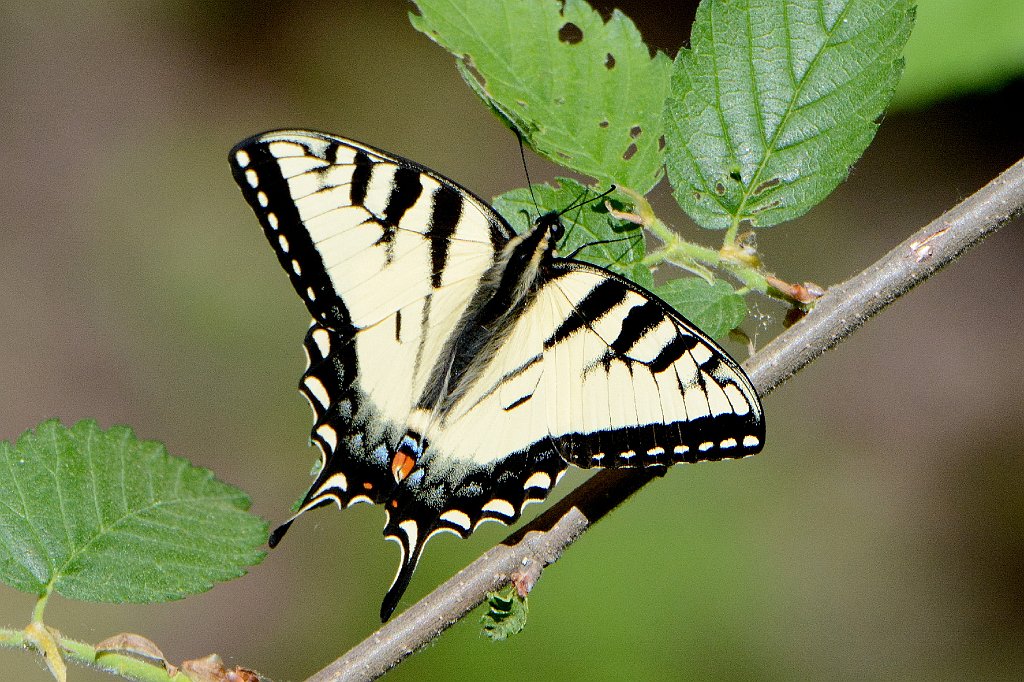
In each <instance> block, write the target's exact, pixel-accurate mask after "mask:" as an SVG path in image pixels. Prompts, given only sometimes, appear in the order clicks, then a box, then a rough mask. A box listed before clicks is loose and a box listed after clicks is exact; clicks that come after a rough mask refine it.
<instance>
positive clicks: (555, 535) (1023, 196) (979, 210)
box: [308, 159, 1024, 682]
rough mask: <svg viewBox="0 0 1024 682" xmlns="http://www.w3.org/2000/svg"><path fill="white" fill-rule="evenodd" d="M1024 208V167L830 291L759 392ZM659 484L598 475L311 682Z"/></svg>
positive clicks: (760, 367)
mask: <svg viewBox="0 0 1024 682" xmlns="http://www.w3.org/2000/svg"><path fill="white" fill-rule="evenodd" d="M1022 208H1024V159H1022V160H1021V161H1018V162H1017V163H1015V164H1014V165H1013V166H1010V168H1008V169H1007V170H1006V171H1004V172H1003V173H1002V174H1000V175H999V176H998V177H997V178H996V179H995V180H993V181H992V182H990V183H989V184H987V185H986V186H985V187H983V188H982V189H980V190H979V191H978V192H976V193H975V194H973V195H972V196H970V197H969V198H967V199H966V200H964V201H963V202H961V203H960V204H958V205H957V206H956V207H954V208H952V209H951V210H949V211H947V212H946V213H945V214H943V215H942V216H940V217H939V218H938V219H936V220H934V221H932V222H931V223H929V224H928V225H926V226H925V227H923V228H922V229H920V230H918V231H917V232H916V233H914V235H912V236H911V237H910V238H908V239H907V240H906V241H904V242H903V243H902V244H900V245H899V246H897V247H896V248H894V249H893V250H892V251H890V252H889V253H887V254H886V255H885V256H883V257H882V258H881V259H880V260H878V261H877V262H876V263H874V264H873V265H871V266H870V267H868V268H867V269H866V270H864V271H863V272H861V273H860V274H858V275H857V276H856V277H853V278H852V279H849V280H847V281H846V282H843V283H842V284H839V285H836V286H834V287H832V288H831V289H829V291H828V292H827V293H826V294H825V295H824V296H823V297H822V298H821V299H819V300H818V302H817V304H816V305H815V307H814V309H813V310H812V311H811V312H810V313H808V314H807V316H806V317H805V318H804V319H803V320H801V321H800V322H799V323H798V324H796V325H794V326H793V327H791V328H790V329H788V330H786V331H785V332H783V333H782V334H780V335H779V336H778V337H776V338H775V339H774V340H773V341H771V342H770V343H769V344H768V345H767V346H765V347H764V348H762V349H761V350H760V351H759V352H758V353H757V354H755V355H754V356H753V357H751V358H750V359H749V360H748V361H747V362H746V363H744V368H745V369H746V371H747V375H748V376H749V377H750V380H751V381H752V382H753V384H754V387H755V388H756V389H757V391H758V393H759V394H760V395H761V396H764V395H766V394H768V393H769V392H771V391H772V390H773V389H775V388H776V387H777V386H778V385H779V384H781V383H782V382H783V381H785V380H786V379H788V378H789V377H791V376H792V375H793V374H795V373H796V372H797V371H799V370H800V369H801V368H802V367H804V366H805V365H807V364H808V363H810V362H811V361H813V360H814V359H815V358H817V357H818V356H819V355H821V354H822V353H824V352H825V351H826V350H828V349H830V348H832V347H833V346H835V345H836V344H837V343H839V342H840V341H842V340H843V339H845V338H846V337H847V336H849V335H850V334H851V333H852V332H853V331H855V330H856V329H857V328H858V327H860V326H861V325H862V324H864V322H865V321H866V320H867V319H868V318H870V317H871V316H873V315H874V314H875V313H877V312H879V311H880V310H882V309H883V308H885V307H886V306H887V305H889V304H890V303H892V302H893V301H895V300H896V299H897V298H899V297H900V296H902V295H903V294H905V293H907V292H908V291H909V290H910V289H912V288H913V287H915V286H917V285H918V284H920V283H921V282H923V281H924V280H925V279H927V278H928V277H930V276H931V275H932V274H933V273H935V272H936V271H937V270H939V268H942V267H943V266H945V265H947V264H949V263H951V262H952V261H953V260H955V259H956V258H957V257H959V256H960V255H961V254H962V253H963V252H964V251H966V250H967V249H969V248H970V247H972V246H974V245H976V244H978V243H979V242H980V241H981V240H982V239H984V238H985V237H987V236H988V235H989V234H991V233H992V232H994V231H995V230H997V229H998V228H999V227H1000V226H1002V225H1003V224H1004V223H1006V222H1007V221H1008V220H1010V219H1011V218H1013V217H1014V216H1015V215H1018V214H1019V213H1021V211H1022ZM656 476H657V474H653V473H651V472H649V471H643V470H635V469H634V470H611V469H609V470H604V471H601V472H600V473H598V474H596V475H595V476H593V477H591V478H590V479H589V480H587V481H586V482H585V483H583V484H582V485H580V486H579V487H578V488H576V489H575V490H573V491H572V492H571V493H569V495H567V496H566V497H564V498H563V499H562V500H560V501H559V502H558V503H557V504H555V505H554V506H553V507H552V508H551V509H549V510H548V511H547V512H545V513H544V514H542V515H541V516H539V517H538V518H536V519H535V520H534V521H533V522H531V523H529V524H528V525H526V526H524V527H523V528H521V529H520V530H518V531H516V532H514V533H512V534H511V535H510V536H509V537H508V538H507V539H506V540H505V541H504V542H503V543H502V544H500V545H497V546H496V547H493V548H492V549H490V550H488V551H487V552H485V553H484V554H483V555H482V556H481V557H480V558H479V559H477V560H476V561H474V562H473V563H471V564H470V565H469V566H467V567H466V568H464V569H462V570H461V571H459V573H457V574H456V575H455V576H453V577H452V578H451V579H450V580H448V581H447V582H445V583H444V584H442V585H441V586H440V587H438V588H437V589H435V590H434V591H433V592H431V593H430V594H429V595H427V596H426V597H424V598H423V599H421V600H420V601H419V602H417V603H416V604H414V605H412V606H411V607H409V608H408V609H407V610H406V611H405V612H404V613H402V614H400V615H399V616H398V617H397V618H395V619H394V620H392V621H391V622H390V623H388V624H386V625H385V626H383V627H382V628H381V629H380V630H378V631H377V632H375V633H374V634H373V635H371V636H370V637H369V638H368V639H366V640H364V641H363V642H362V643H360V644H359V645H357V646H356V647H354V648H353V649H351V650H350V651H349V652H348V653H346V654H345V655H344V656H342V657H341V658H339V659H337V660H336V661H334V662H333V663H331V664H330V665H328V666H327V667H326V668H324V669H323V670H321V671H320V672H318V673H316V674H315V675H313V676H312V677H310V678H309V680H308V682H328V681H330V682H335V681H337V680H371V679H375V678H377V677H379V676H380V675H382V674H384V673H385V672H386V671H387V670H388V669H390V668H392V667H394V666H395V665H397V664H398V663H399V662H400V661H401V660H402V659H403V658H405V657H406V656H408V655H409V654H411V653H412V652H413V651H415V650H417V649H419V648H420V647H422V646H423V645H424V644H426V643H428V642H429V641H431V640H432V639H434V638H435V637H437V636H438V635H439V634H440V633H441V632H443V631H444V630H445V629H447V628H448V627H449V626H450V625H452V624H453V623H455V622H456V621H457V620H459V619H460V618H461V617H462V616H464V615H465V614H466V613H467V612H469V611H470V610H472V609H474V608H475V607H476V606H477V605H478V604H480V602H482V601H483V600H484V598H485V597H486V594H487V592H489V591H494V590H497V589H499V588H500V587H501V586H502V585H504V584H505V583H507V582H508V580H509V575H510V574H511V573H512V572H513V571H516V570H518V569H520V568H522V567H523V566H524V565H526V564H528V563H530V562H533V561H537V562H540V563H541V564H542V565H544V566H546V565H548V564H551V563H553V562H555V561H557V560H558V557H559V556H560V555H561V553H562V551H563V550H564V549H565V548H566V547H567V546H569V545H570V544H572V543H573V542H574V541H575V540H576V539H577V538H578V537H579V536H580V535H581V534H583V532H584V531H586V530H587V529H588V528H589V527H590V526H592V525H593V524H594V523H596V522H597V521H599V520H600V519H601V518H603V517H604V516H605V514H607V513H608V512H609V511H611V510H612V509H614V508H615V507H616V506H618V505H619V504H621V503H622V502H624V501H625V500H626V499H628V498H629V497H630V496H631V495H632V494H633V493H635V492H636V491H637V490H639V489H640V488H642V487H643V486H644V485H645V484H647V483H648V482H649V481H650V480H652V479H653V478H655V477H656Z"/></svg>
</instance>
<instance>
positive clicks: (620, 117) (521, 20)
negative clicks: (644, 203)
mask: <svg viewBox="0 0 1024 682" xmlns="http://www.w3.org/2000/svg"><path fill="white" fill-rule="evenodd" d="M416 6H417V7H418V8H419V11H420V14H419V15H416V14H413V15H411V17H410V18H411V20H412V24H413V26H415V27H416V28H417V29H418V30H420V31H422V32H423V33H425V34H426V35H427V36H429V37H430V38H431V39H432V40H434V41H435V42H437V43H438V44H440V45H441V46H442V47H444V48H445V49H447V50H448V51H450V52H451V53H452V54H454V55H455V56H456V57H458V59H459V61H458V65H459V70H460V71H461V73H462V76H463V78H465V79H466V82H467V83H468V84H469V85H470V87H471V88H473V90H474V91H475V92H476V93H477V95H479V96H480V97H481V98H482V99H483V100H484V102H486V103H487V105H488V106H490V107H491V109H493V110H494V112H495V113H497V114H498V116H499V117H501V118H503V119H504V120H505V121H506V122H508V123H510V124H511V125H513V126H514V127H515V128H517V129H518V130H519V131H520V132H521V133H522V134H523V136H524V137H525V139H526V141H527V142H528V143H529V145H530V146H531V147H532V148H533V149H534V150H535V151H537V152H538V153H539V154H541V155H543V156H545V157H547V158H549V159H551V160H552V161H554V162H555V163H558V164H561V165H563V166H565V167H567V168H571V169H573V170H575V171H579V172H580V173H583V174H585V175H588V176H590V177H592V178H595V179H596V180H598V181H599V182H601V183H604V184H619V185H625V186H627V187H631V188H632V189H634V190H636V191H637V192H639V193H641V194H646V193H647V192H648V191H650V189H651V188H652V187H654V185H655V184H657V182H658V180H659V179H660V178H661V173H662V163H663V159H662V151H661V147H662V140H661V131H662V116H661V114H662V109H663V107H664V103H665V96H666V95H667V94H668V81H669V69H670V67H671V63H670V62H669V59H668V58H667V57H666V56H665V55H664V54H661V53H660V52H658V53H655V54H654V57H653V58H652V57H651V52H650V50H649V49H648V48H647V46H646V45H645V44H644V42H643V40H642V39H641V37H640V33H639V32H638V31H637V29H636V26H635V25H634V24H633V22H632V21H630V20H629V19H628V18H627V17H626V16H625V15H624V14H622V13H621V12H619V11H618V10H615V11H613V12H612V15H611V18H610V19H609V20H608V21H607V22H605V21H604V20H603V19H602V18H601V15H600V14H598V13H597V12H595V11H594V10H593V9H592V8H591V7H590V6H589V5H587V4H586V3H585V2H583V0H565V2H564V3H560V2H557V1H556V0H528V1H524V0H504V1H501V2H478V1H477V0H416Z"/></svg>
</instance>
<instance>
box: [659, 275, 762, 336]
mask: <svg viewBox="0 0 1024 682" xmlns="http://www.w3.org/2000/svg"><path fill="white" fill-rule="evenodd" d="M654 293H656V294H657V295H658V296H660V297H661V298H662V299H664V300H665V302H666V303H668V304H669V305H671V306H672V307H673V308H675V309H676V310H678V311H679V312H680V313H682V314H683V316H684V317H686V319H688V320H689V321H690V322H693V323H694V324H695V325H697V327H698V328H699V329H700V330H701V331H703V332H704V333H705V334H707V335H708V336H710V337H711V338H713V339H723V338H725V336H726V335H728V333H729V331H730V330H732V329H735V328H736V327H738V326H739V325H740V323H741V322H743V320H744V318H746V316H747V304H746V301H744V300H743V297H742V296H740V295H739V294H737V293H736V292H735V291H734V290H733V288H732V287H731V286H729V284H728V283H727V282H723V281H722V280H716V281H715V283H714V284H708V283H707V282H705V281H704V280H703V279H701V278H699V277H684V278H681V279H677V280H673V281H671V282H668V283H666V284H664V285H662V286H660V287H657V288H655V289H654Z"/></svg>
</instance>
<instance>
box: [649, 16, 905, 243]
mask: <svg viewBox="0 0 1024 682" xmlns="http://www.w3.org/2000/svg"><path fill="white" fill-rule="evenodd" d="M913 14H914V12H913V8H912V4H911V2H910V0H731V1H729V2H726V1H725V0H705V1H704V2H702V3H701V5H700V7H699V9H698V11H697V18H696V21H695V22H694V25H693V33H692V36H691V48H690V49H689V50H680V52H679V54H678V55H677V56H676V60H675V64H674V66H673V73H672V92H671V94H670V96H669V99H668V102H667V105H666V122H665V126H666V127H665V137H666V140H667V144H668V148H667V150H666V165H667V168H668V175H669V179H670V180H671V182H672V185H673V187H674V188H675V191H674V194H675V197H676V201H678V202H679V204H680V206H682V207H683V209H684V210H685V211H686V212H687V213H688V214H689V215H690V217H692V218H693V219H694V220H695V221H696V222H697V223H699V224H700V225H702V226H703V227H706V228H715V229H723V228H733V229H735V228H736V227H738V225H739V223H740V222H741V221H744V220H745V221H749V222H750V224H751V225H755V226H768V225H775V224H777V223H779V222H782V221H784V220H789V219H792V218H795V217H797V216H799V215H802V214H803V213H805V212H806V211H807V210H808V209H810V208H811V207H812V206H814V205H815V204H817V203H818V202H820V201H821V200H822V199H824V198H825V197H826V196H828V194H829V193H830V192H831V191H832V190H833V189H835V187H836V185H838V184H839V183H840V182H841V181H842V180H843V179H845V178H846V176H847V174H848V173H849V168H850V166H851V165H852V164H853V162H854V161H856V160H857V159H858V158H860V155H861V154H862V153H863V151H864V149H865V148H866V147H867V145H868V143H869V142H870V141H871V139H872V138H873V137H874V135H875V131H876V129H877V128H878V124H877V123H876V120H877V119H878V117H879V116H880V115H881V113H882V111H883V110H884V109H885V107H886V105H887V104H888V103H889V100H890V99H891V97H892V93H893V90H894V89H895V87H896V83H897V81H898V80H899V76H900V72H901V71H902V68H903V61H902V59H901V57H900V54H901V52H902V50H903V46H904V44H905V43H906V41H907V38H908V37H909V35H910V29H911V25H912V23H913Z"/></svg>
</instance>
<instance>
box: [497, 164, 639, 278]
mask: <svg viewBox="0 0 1024 682" xmlns="http://www.w3.org/2000/svg"><path fill="white" fill-rule="evenodd" d="M558 185H559V186H558V187H552V186H551V185H547V184H543V185H534V186H533V195H532V196H531V194H530V190H529V189H528V188H525V187H523V188H520V189H514V190H511V191H509V192H505V193H504V194H502V195H501V196H499V197H496V198H495V199H494V208H495V209H496V210H497V211H498V212H499V213H501V214H502V215H503V216H504V217H505V219H506V220H507V221H509V223H510V224H511V225H512V227H513V228H514V229H515V231H516V232H518V233H519V234H522V233H524V232H526V231H527V230H529V229H530V228H531V227H533V220H534V219H535V218H536V217H537V215H538V214H544V213H547V212H549V211H556V212H560V211H564V210H565V209H566V208H568V207H569V206H573V205H575V204H579V203H580V202H581V201H585V200H586V199H588V198H590V199H592V198H594V193H593V191H592V190H590V189H588V188H586V187H584V186H583V185H581V184H580V183H578V182H576V181H575V180H572V179H570V178H558ZM534 197H536V200H537V203H536V204H534V203H533V202H534ZM562 223H563V224H564V225H565V236H564V237H563V239H562V241H561V242H560V243H559V245H558V252H559V253H560V254H562V255H565V256H568V255H569V254H571V253H573V252H574V251H576V249H581V247H584V248H582V249H581V250H580V251H579V253H578V254H577V255H576V256H575V257H576V258H578V259H579V260H582V261H586V262H587V263H593V264H594V265H598V266H600V267H603V268H608V269H609V270H611V271H612V272H615V273H618V274H620V275H623V276H624V277H627V278H628V279H630V280H631V281H633V282H636V283H637V284H639V285H640V286H642V287H645V288H650V287H651V286H653V284H654V278H653V277H652V276H651V271H650V269H649V268H648V267H647V266H646V265H644V264H643V263H641V262H640V261H641V259H642V258H643V257H644V234H643V230H641V229H640V228H639V227H638V226H637V225H634V224H632V223H628V222H626V221H624V220H618V219H616V218H613V217H612V216H611V215H609V213H608V210H607V209H606V208H605V206H604V202H603V201H592V202H590V203H587V204H586V205H584V206H582V207H580V208H577V209H571V210H569V211H567V212H566V213H565V215H563V216H562ZM602 241H608V242H609V243H606V244H601V243H598V242H602Z"/></svg>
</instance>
